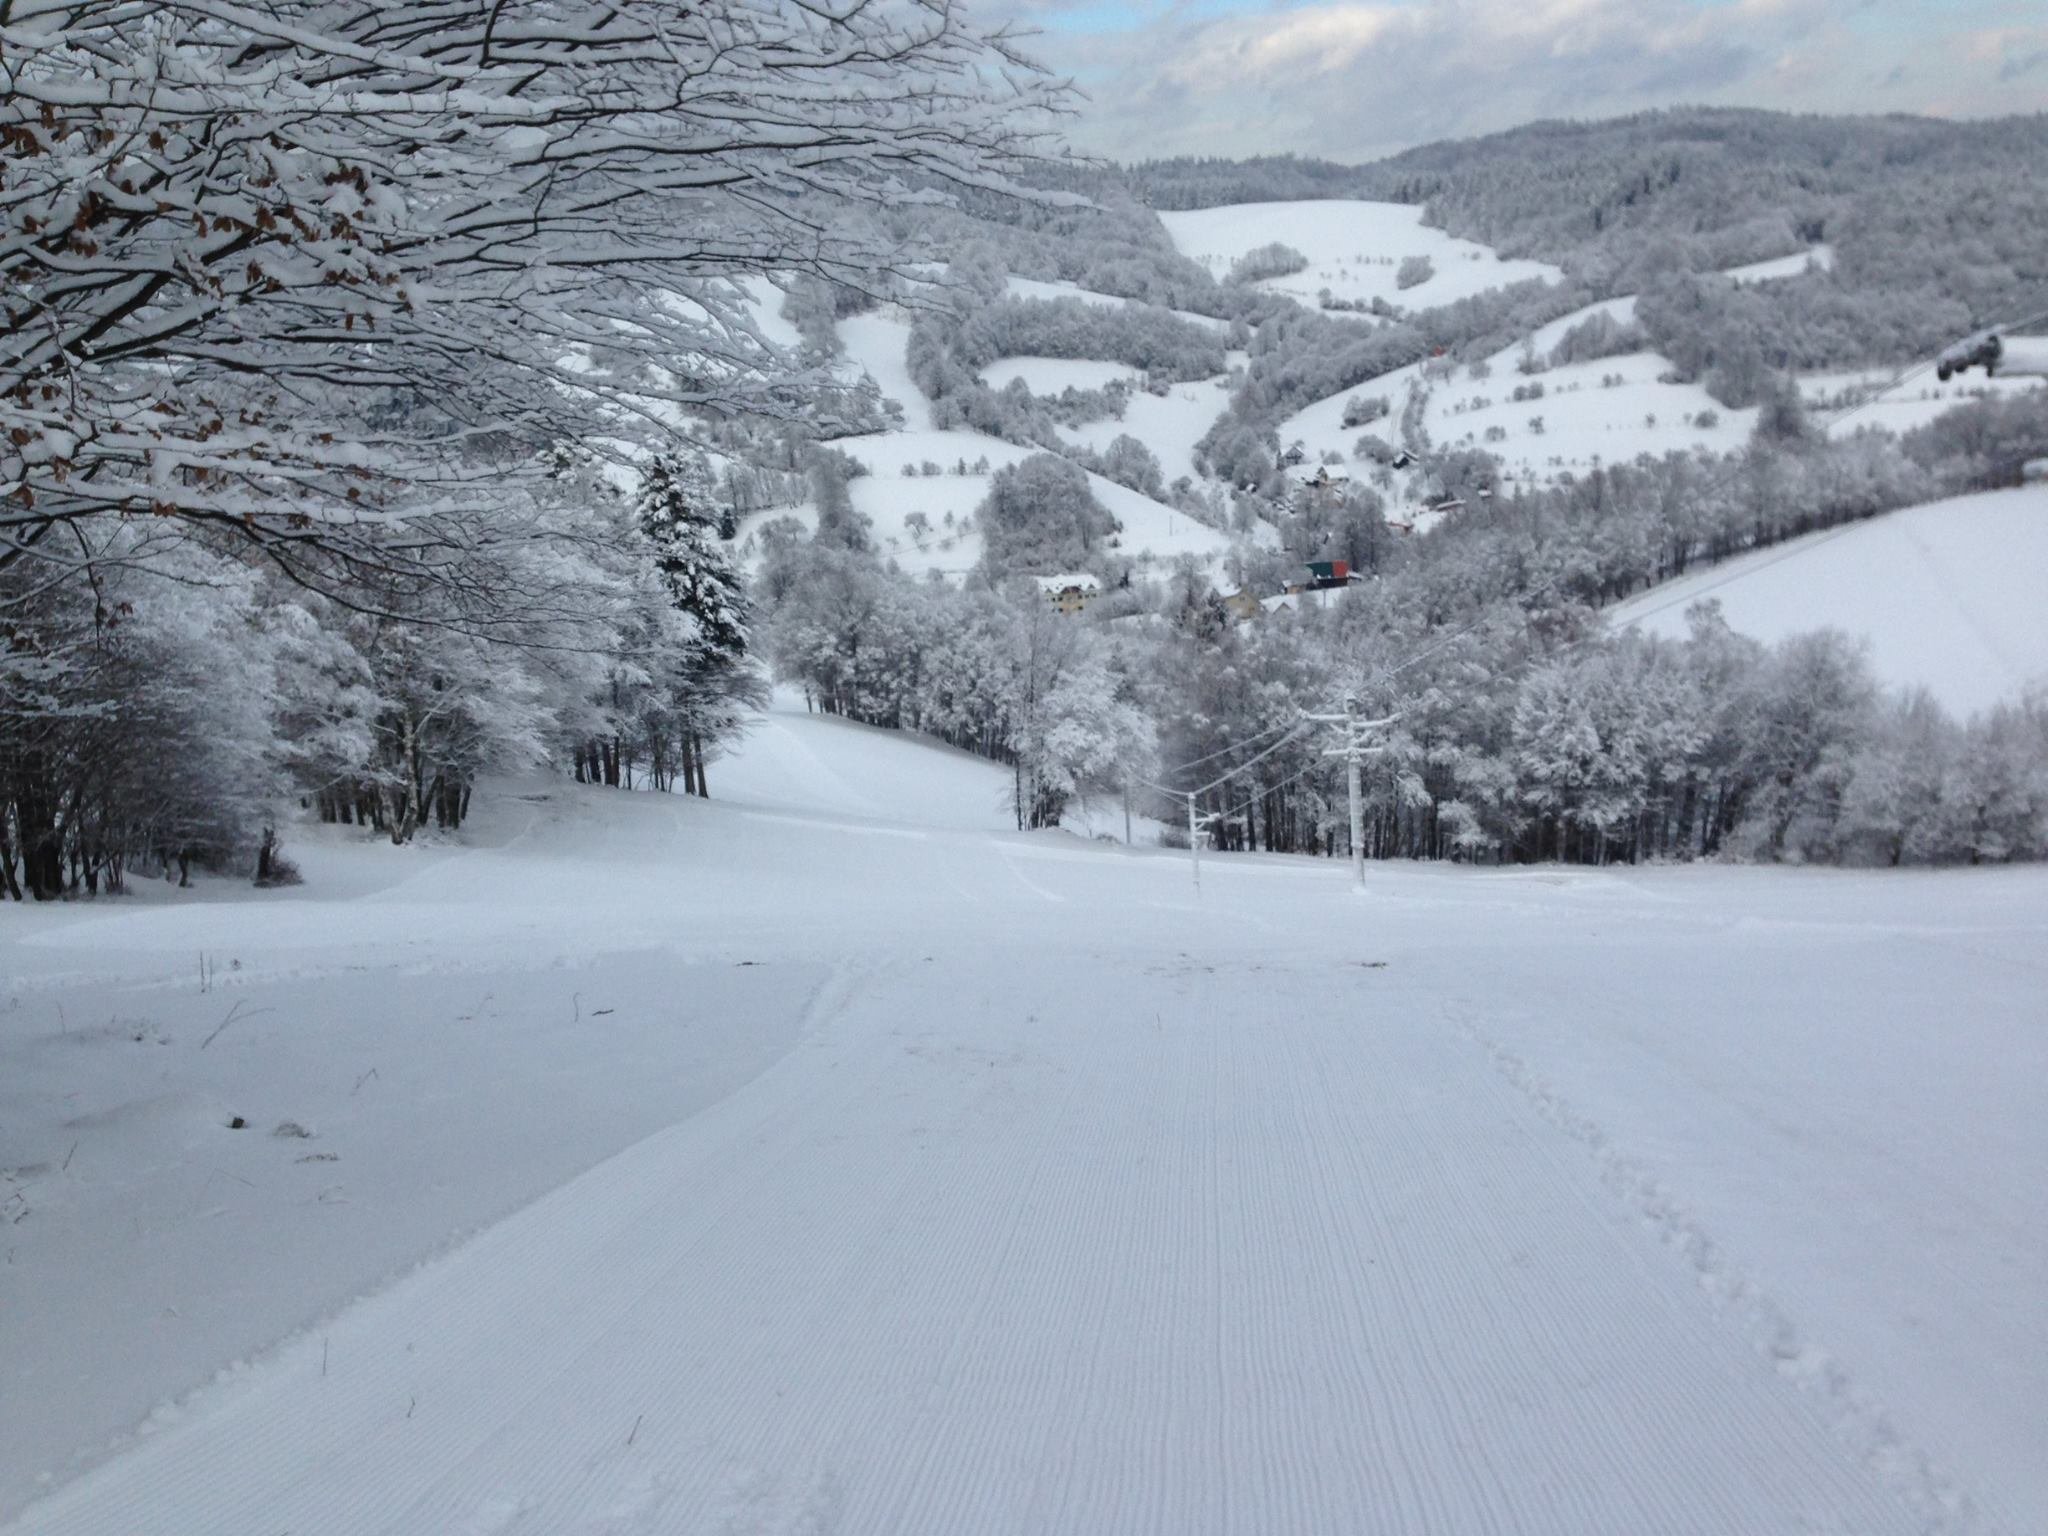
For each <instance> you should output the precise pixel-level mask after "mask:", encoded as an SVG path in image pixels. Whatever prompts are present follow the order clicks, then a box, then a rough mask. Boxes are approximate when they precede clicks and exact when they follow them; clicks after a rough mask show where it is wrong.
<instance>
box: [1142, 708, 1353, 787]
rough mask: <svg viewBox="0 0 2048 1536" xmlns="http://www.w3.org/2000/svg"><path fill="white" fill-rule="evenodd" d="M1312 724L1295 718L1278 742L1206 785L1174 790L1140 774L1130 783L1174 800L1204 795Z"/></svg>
mask: <svg viewBox="0 0 2048 1536" xmlns="http://www.w3.org/2000/svg"><path fill="white" fill-rule="evenodd" d="M1312 723H1313V722H1311V721H1310V720H1309V719H1308V718H1307V716H1305V715H1304V716H1297V717H1296V718H1294V719H1293V720H1290V721H1288V722H1287V725H1286V728H1285V729H1286V734H1285V735H1283V736H1282V737H1281V738H1280V739H1279V740H1278V741H1276V742H1274V743H1273V744H1272V745H1271V746H1269V747H1267V748H1266V749H1265V750H1264V751H1261V752H1259V753H1257V754H1255V755H1254V756H1252V757H1249V758H1247V759H1246V760H1245V761H1244V762H1242V763H1239V764H1238V765H1237V766H1236V767H1234V768H1231V769H1228V770H1226V771H1225V772H1224V773H1222V774H1220V775H1218V776H1217V777H1216V778H1213V779H1211V780H1210V781H1209V782H1208V783H1206V784H1200V785H1196V786H1195V787H1194V788H1192V789H1175V788H1173V787H1172V786H1171V785H1167V784H1160V783H1156V782H1154V781H1153V780H1151V779H1148V778H1146V777H1145V776H1144V775H1142V774H1132V775H1131V782H1132V783H1134V784H1143V785H1144V786H1145V787H1146V788H1147V789H1156V790H1158V791H1159V793H1161V794H1162V795H1171V796H1172V797H1173V798H1174V799H1176V800H1185V799H1187V797H1188V796H1190V795H1206V794H1207V793H1209V791H1210V790H1212V789H1215V788H1217V787H1218V786H1219V785H1223V784H1227V783H1229V782H1230V781H1231V780H1232V779H1234V778H1236V777H1237V776H1238V775H1239V774H1241V773H1243V772H1244V771H1245V770H1246V769H1247V768H1252V767H1256V766H1257V765H1258V764H1260V763H1262V762H1264V761H1265V760H1266V759H1267V758H1269V757H1271V756H1272V755H1273V754H1274V753H1275V752H1278V751H1279V750H1280V749H1281V748H1282V747H1285V746H1287V745H1289V744H1290V743H1292V742H1293V740H1294V739H1295V738H1296V737H1297V736H1299V735H1300V734H1301V732H1302V731H1303V730H1304V729H1306V728H1307V727H1308V726H1309V725H1310V724H1312ZM1271 734H1272V733H1271V732H1270V731H1262V732H1260V735H1271ZM1249 740H1251V741H1256V740H1258V737H1256V736H1254V737H1251V738H1249ZM1237 745H1238V746H1240V747H1242V746H1244V745H1246V743H1245V742H1239V743H1238V744H1237ZM1226 750H1228V749H1226ZM1211 755H1212V756H1216V755H1219V754H1214V753H1212V754H1211Z"/></svg>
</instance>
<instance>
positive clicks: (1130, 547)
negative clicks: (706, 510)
mask: <svg viewBox="0 0 2048 1536" xmlns="http://www.w3.org/2000/svg"><path fill="white" fill-rule="evenodd" d="M1106 302H1121V301H1115V300H1108V301H1106ZM839 335H840V340H841V342H842V344H843V345H844V347H845V358H844V362H843V364H842V367H843V370H844V372H845V373H846V374H847V376H848V377H852V378H858V377H859V376H860V375H861V374H863V373H865V374H866V375H867V376H868V377H870V378H872V379H873V380H874V381H875V383H876V385H877V386H878V387H879V388H880V390H881V392H882V395H883V397H884V398H885V399H889V400H894V401H896V402H897V403H898V404H899V405H901V406H902V407H903V415H904V423H905V427H904V430H901V431H890V432H881V433H870V434H866V435H863V436H858V437H849V438H842V439H840V440H838V441H837V442H835V443H834V444H833V446H834V447H835V448H838V449H839V450H841V451H842V452H845V453H847V454H850V455H852V456H853V457H854V458H855V459H857V460H858V461H859V462H860V463H861V464H863V465H864V466H866V468H867V470H868V473H867V474H866V475H863V476H861V477H860V478H859V479H856V480H854V481H853V482H852V484H851V485H850V486H849V487H848V489H849V492H850V494H851V496H852V498H853V504H854V506H855V508H856V509H857V510H858V511H860V512H861V513H863V514H864V515H866V516H867V517H869V518H871V519H872V520H873V522H874V536H875V539H876V542H877V544H878V546H879V547H880V548H881V550H882V552H883V553H884V554H886V555H888V556H889V557H890V558H892V559H894V560H896V561H897V562H899V563H900V564H901V565H902V566H903V568H904V569H905V570H908V571H913V572H922V571H937V572H940V573H942V574H945V575H949V576H958V575H961V574H964V573H965V572H966V571H968V570H970V569H972V568H973V566H974V564H975V562H976V561H978V560H979V559H980V558H981V549H982V544H981V536H980V534H979V533H978V532H976V531H973V530H972V529H964V530H963V529H962V528H961V527H960V524H961V523H962V522H963V521H965V520H968V519H970V518H971V516H972V514H973V512H974V510H975V508H976V507H978V506H979V505H980V504H981V502H982V500H983V498H984V497H986V496H987V494H988V482H989V476H990V475H991V474H992V473H993V472H994V471H995V470H998V469H1001V468H1002V467H1003V466H1004V465H1007V464H1014V463H1016V462H1017V461H1018V460H1020V459H1023V458H1026V457H1028V456H1029V455H1030V454H1031V452H1032V451H1033V450H1031V449H1027V448H1020V447H1018V446H1017V445H1016V444H1014V443H1008V442H1004V441H1003V440H1001V439H1000V438H994V437H988V436H985V435H983V434H981V433H978V432H971V431H965V430H941V429H938V428H935V427H933V425H932V414H931V402H930V401H929V400H927V399H926V398H925V395H924V392H923V391H922V390H920V389H919V388H918V387H917V384H916V382H915V381H914V380H913V379H912V378H911V376H910V370H909V367H908V365H907V364H906V362H905V360H904V354H905V348H906V346H907V344H908V342H909V339H910V322H909V320H908V319H907V318H906V317H905V316H904V315H902V314H900V313H892V312H884V311H877V312H872V313H868V314H862V315H855V316H852V317H850V318H848V319H846V320H843V321H841V322H840V323H839ZM986 373H987V375H988V377H989V379H990V381H991V382H1001V383H1007V382H1008V381H1009V379H1011V378H1015V377H1022V378H1024V379H1025V381H1026V384H1027V386H1028V387H1030V388H1031V389H1032V390H1033V391H1034V392H1036V393H1045V394H1058V393H1059V391H1060V390H1061V389H1063V388H1066V387H1067V386H1069V385H1072V386H1074V387H1076V388H1093V387H1097V386H1099V385H1100V384H1102V383H1104V382H1106V381H1107V380H1108V379H1110V378H1115V377H1122V378H1128V377H1131V376H1132V372H1131V370H1130V369H1128V368H1126V367H1123V366H1121V365H1117V364H1106V363H1098V362H1089V361H1085V360H1084V361H1070V360H1066V359H1059V358H1024V359H1008V360H1005V361H1003V362H999V363H995V364H992V365H990V367H989V368H988V369H987V370H986ZM1224 404H1225V397H1224V395H1223V393H1222V392H1221V391H1220V390H1218V389H1217V388H1215V386H1214V384H1213V383H1209V382H1205V383H1202V384H1190V385H1182V386H1180V387H1178V388H1177V389H1176V390H1175V391H1174V392H1173V395H1172V396H1171V397H1170V398H1169V399H1164V400H1162V399H1157V398H1155V397H1153V396H1150V395H1147V394H1145V393H1143V392H1142V391H1140V392H1138V393H1137V395H1136V396H1134V399H1133V403H1132V405H1131V408H1130V410H1129V411H1128V412H1127V414H1126V419H1125V420H1123V421H1116V420H1113V419H1112V420H1104V421H1100V422H1093V423H1090V424H1088V426H1087V427H1084V428H1082V429H1079V430H1076V431H1074V432H1072V433H1071V434H1070V436H1071V438H1072V440H1073V441H1075V442H1080V443H1091V444H1096V445H1098V446H1107V445H1108V443H1109V441H1110V439H1112V438H1114V437H1116V436H1118V435H1119V434H1122V433H1126V432H1131V433H1136V434H1137V435H1139V436H1140V437H1141V438H1143V439H1144V440H1146V441H1147V442H1148V445H1150V446H1152V448H1153V451H1154V452H1155V453H1156V454H1158V455H1159V457H1160V460H1161V464H1162V468H1163V469H1164V471H1165V474H1166V478H1167V480H1168V481H1169V482H1171V480H1172V479H1173V478H1174V477H1175V476H1177V475H1182V474H1192V473H1193V472H1194V465H1193V462H1192V460H1191V458H1190V454H1191V452H1192V449H1193V445H1194V443H1195V441H1196V440H1197V439H1199V438H1200V437H1201V435H1202V433H1203V432H1204V431H1206V430H1207V429H1208V425H1209V423H1210V422H1211V421H1213V420H1214V419H1215V417H1216V415H1217V413H1218V412H1220V411H1221V410H1222V409H1223V406H1224ZM984 462H985V464H986V467H985V468H982V469H979V470H977V469H976V466H977V465H981V464H983V463H984ZM926 466H936V467H937V469H938V470H939V471H940V472H939V473H937V474H928V473H926ZM962 466H965V470H966V472H964V473H963V472H961V470H962ZM906 469H910V470H913V471H916V473H914V474H910V475H906V474H905V473H904V471H905V470H906ZM1088 479H1089V485H1090V488H1091V489H1092V490H1093V491H1094V493H1095V498H1096V500H1097V501H1099V502H1101V504H1102V505H1103V506H1104V507H1105V508H1107V509H1108V511H1109V513H1110V515H1111V516H1113V517H1115V518H1116V519H1117V520H1118V521H1119V522H1120V523H1121V524H1122V525H1123V531H1122V532H1121V533H1120V534H1119V535H1117V536H1116V538H1117V543H1116V545H1115V550H1116V553H1118V554H1119V555H1122V556H1126V557H1129V558H1132V559H1138V560H1149V561H1151V562H1154V563H1159V562H1164V561H1167V560H1170V559H1172V558H1173V557H1175V556H1177V555H1183V554H1187V555H1193V556H1195V557H1197V558H1198V559H1201V560H1205V561H1214V560H1216V559H1217V558H1219V557H1220V556H1221V555H1222V554H1223V552H1224V551H1225V550H1226V549H1228V547H1229V543H1230V541H1229V538H1228V537H1227V536H1226V535H1224V534H1221V533H1218V532H1217V531H1216V530H1214V529H1212V528H1208V527H1206V526H1204V525H1203V524H1201V523H1198V522H1196V521H1194V520H1193V519H1192V518H1190V517H1188V516H1187V515H1186V514H1185V513H1181V512H1177V511H1175V510H1174V509H1173V508H1172V507H1169V506H1166V505H1165V504H1163V503H1161V502H1158V501H1154V500H1152V499H1151V498H1150V497H1148V496H1145V495H1143V494H1141V493H1139V492H1137V491H1134V490H1131V489H1129V488H1128V487H1126V486H1122V485H1118V484H1116V483H1115V482H1114V481H1111V480H1107V479H1104V478H1103V477H1102V476H1100V475H1095V474H1091V475H1090V476H1089V477H1088ZM919 514H922V519H923V521H922V522H919V521H917V518H918V515H919ZM788 516H793V517H795V518H796V519H797V521H798V522H800V523H802V524H804V525H805V526H807V527H808V526H815V523H816V520H817V511H816V509H815V508H814V507H811V506H808V505H806V506H801V507H796V508H777V509H774V510H772V511H769V512H765V513H759V514H756V515H755V516H754V517H752V518H750V519H747V520H746V521H745V522H744V523H743V524H742V527H741V535H740V537H741V540H742V543H744V541H745V539H746V537H747V535H748V534H749V533H751V532H753V531H754V530H755V529H757V528H759V527H760V525H761V524H762V523H764V522H767V521H769V520H770V519H772V518H776V517H788Z"/></svg>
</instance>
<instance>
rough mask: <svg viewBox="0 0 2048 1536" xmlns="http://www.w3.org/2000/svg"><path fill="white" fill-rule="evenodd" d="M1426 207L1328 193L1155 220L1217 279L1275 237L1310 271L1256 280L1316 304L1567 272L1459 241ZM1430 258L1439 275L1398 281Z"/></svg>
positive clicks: (1419, 297)
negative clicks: (1434, 223) (1414, 263)
mask: <svg viewBox="0 0 2048 1536" xmlns="http://www.w3.org/2000/svg"><path fill="white" fill-rule="evenodd" d="M1422 214H1423V210H1422V208H1421V207H1420V206H1419V205H1414V204H1409V203H1376V202H1365V201H1361V200H1358V199H1354V198H1327V199H1320V200H1312V201H1306V202H1291V203H1231V204H1228V205H1226V206H1224V207H1221V208H1196V209H1190V210H1187V211H1185V212H1168V213H1162V214H1160V215H1159V222H1160V223H1162V224H1164V225H1165V226H1166V232H1167V234H1168V235H1169V236H1171V237H1172V239H1173V243H1174V245H1175V246H1176V247H1178V248H1179V250H1180V252H1181V254H1182V255H1184V256H1189V257H1192V258H1193V259H1195V260H1196V261H1199V262H1202V263H1204V264H1205V265H1206V266H1207V267H1208V268H1209V270H1210V271H1211V272H1212V273H1214V274H1215V275H1216V276H1217V277H1218V278H1222V277H1225V276H1227V275H1228V274H1229V271H1230V268H1231V266H1232V265H1233V264H1234V263H1235V262H1236V261H1237V259H1238V258H1239V257H1241V256H1243V255H1245V254H1246V253H1247V252H1250V251H1253V250H1256V249H1258V248H1259V247H1260V246H1264V245H1270V244H1272V243H1273V242H1275V241H1278V242H1279V243H1280V244H1282V245H1287V246H1292V247H1293V248H1294V249H1295V250H1297V251H1299V252H1301V254H1302V255H1304V256H1306V257H1307V258H1308V261H1309V265H1308V268H1307V270H1306V271H1302V272H1296V273H1294V274H1292V275H1291V276H1287V277H1271V278H1265V279H1262V280H1261V281H1260V282H1259V284H1258V286H1259V287H1261V288H1264V289H1266V290H1267V291H1269V292H1272V293H1283V294H1286V295H1288V296H1289V297H1290V298H1294V299H1298V300H1300V301H1301V302H1302V303H1304V304H1306V305H1308V306H1309V308H1311V309H1313V308H1315V307H1316V303H1317V296H1318V295H1319V293H1320V292H1321V291H1322V290H1323V289H1325V288H1327V289H1328V290H1329V291H1330V296H1331V297H1332V298H1335V299H1344V300H1349V301H1352V302H1364V303H1368V304H1369V303H1370V302H1371V301H1372V300H1374V299H1384V300H1386V301H1387V302H1388V303H1389V304H1393V305H1396V306H1398V307H1400V308H1402V309H1429V308H1432V307H1434V306H1436V305H1438V304H1449V303H1451V302H1453V301H1454V300H1457V299H1463V298H1469V297H1470V296H1471V295H1473V294H1475V293H1484V292H1486V291H1487V290H1488V289H1489V288H1504V287H1506V286H1507V285H1508V284H1510V283H1519V282H1524V281H1526V280H1528V279H1530V278H1544V279H1547V280H1551V281H1555V280H1556V279H1557V278H1559V277H1561V276H1562V275H1563V274H1562V273H1561V272H1560V271H1559V269H1558V268H1556V267H1553V266H1551V265H1549V264H1548V263H1547V262H1541V261H1520V260H1507V259H1503V258H1502V257H1500V256H1497V255H1495V254H1494V252H1493V249H1492V247H1490V246H1485V245H1480V244H1478V243H1477V242H1475V241H1471V240H1460V239H1458V238H1457V237H1456V236H1454V235H1447V234H1445V233H1444V232H1443V231H1442V230H1440V229H1431V228H1429V227H1427V226H1426V225H1424V224H1423V222H1422ZM1410 256H1422V257H1427V258H1428V259H1429V262H1430V265H1431V267H1432V268H1433V269H1434V270H1433V275H1432V276H1431V277H1430V278H1429V279H1428V280H1427V281H1425V282H1421V283H1417V284H1415V285H1414V286H1412V287H1408V288H1403V287H1401V286H1399V284H1398V283H1397V281H1396V278H1397V276H1398V274H1399V272H1400V266H1401V262H1402V261H1403V259H1404V258H1407V257H1410Z"/></svg>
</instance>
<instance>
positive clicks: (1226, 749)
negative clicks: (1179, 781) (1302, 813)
mask: <svg viewBox="0 0 2048 1536" xmlns="http://www.w3.org/2000/svg"><path fill="white" fill-rule="evenodd" d="M1300 723H1301V722H1300V721H1299V720H1283V721H1281V722H1280V723H1279V724H1278V725H1269V726H1267V727H1266V729H1264V730H1263V731H1258V732H1255V733H1254V734H1252V735H1250V736H1247V737H1245V738H1244V740H1242V741H1233V742H1231V743H1230V744H1229V745H1228V746H1223V747H1218V748H1217V749H1216V750H1215V751H1214V752H1204V753H1203V754H1202V755H1201V756H1200V757H1191V758H1189V759H1188V760H1187V761H1186V762H1184V763H1176V764H1175V765H1174V766H1173V767H1171V768H1162V769H1161V770H1160V772H1161V773H1162V774H1164V775H1165V776H1166V777H1167V778H1172V777H1173V776H1174V775H1175V774H1178V773H1185V772H1187V770H1188V769H1190V768H1199V767H1200V766H1201V765H1202V764H1204V763H1208V762H1214V761H1215V760H1216V759H1217V758H1219V757H1227V756H1229V755H1230V754H1231V753H1232V752H1237V751H1241V750H1243V749H1244V748H1246V747H1248V746H1250V745H1251V744H1252V743H1253V742H1255V741H1264V740H1265V739H1266V738H1267V737H1268V736H1271V735H1272V734H1273V733H1274V732H1275V731H1285V730H1291V729H1293V728H1294V727H1295V726H1296V725H1299V724H1300Z"/></svg>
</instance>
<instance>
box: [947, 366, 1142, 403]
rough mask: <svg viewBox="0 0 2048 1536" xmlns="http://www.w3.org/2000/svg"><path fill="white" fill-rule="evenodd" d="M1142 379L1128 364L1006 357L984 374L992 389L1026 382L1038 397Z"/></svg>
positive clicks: (985, 380) (982, 372) (1005, 387)
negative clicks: (1062, 391)
mask: <svg viewBox="0 0 2048 1536" xmlns="http://www.w3.org/2000/svg"><path fill="white" fill-rule="evenodd" d="M1139 377H1140V375H1139V373H1138V370H1136V369H1135V368H1132V367H1131V366H1130V365H1129V364H1127V363H1103V362H1096V361H1093V360H1091V359H1086V358H1078V359H1077V358H1071V357H1006V358H1002V359H1001V360H999V361H997V362H993V363H990V364H989V365H988V366H987V367H986V368H984V369H982V370H981V382H982V383H984V384H986V385H987V386H988V387H989V388H990V389H1007V388H1008V387H1009V385H1010V384H1011V382H1012V381H1013V380H1017V379H1022V380H1023V381H1024V387H1025V388H1026V389H1028V390H1030V391H1031V393H1033V394H1034V395H1056V394H1058V393H1059V392H1060V391H1061V390H1063V389H1101V388H1102V387H1103V386H1104V385H1106V384H1109V383H1111V382H1113V381H1115V380H1117V379H1122V380H1124V381H1125V382H1127V383H1132V384H1135V383H1136V382H1137V381H1138V379H1139Z"/></svg>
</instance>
